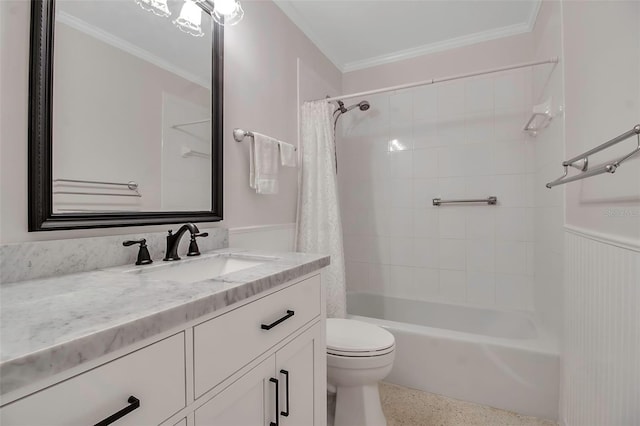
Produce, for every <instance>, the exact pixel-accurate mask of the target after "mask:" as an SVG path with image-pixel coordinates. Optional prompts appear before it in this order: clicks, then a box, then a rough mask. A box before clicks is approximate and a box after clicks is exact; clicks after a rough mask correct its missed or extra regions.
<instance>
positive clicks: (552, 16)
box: [528, 1, 565, 337]
mask: <svg viewBox="0 0 640 426" xmlns="http://www.w3.org/2000/svg"><path fill="white" fill-rule="evenodd" d="M533 55H534V59H536V60H539V59H543V58H550V57H553V56H558V57H562V15H561V5H560V3H559V2H553V1H545V2H542V6H541V9H540V13H539V14H538V19H537V21H536V26H535V28H534V31H533ZM562 68H563V64H562V63H560V64H558V65H545V66H540V67H535V68H534V69H533V74H532V88H533V92H532V99H533V103H534V104H536V103H540V102H542V101H544V100H546V99H548V98H549V97H552V98H553V101H554V103H555V104H556V105H563V104H564V89H563V72H562V71H563V69H562ZM564 124H565V123H564V117H563V115H562V114H559V115H557V116H556V117H554V119H553V121H552V122H551V123H550V125H549V127H548V128H546V129H544V130H542V131H540V132H538V134H537V136H535V137H532V138H531V141H530V148H531V151H530V152H529V153H528V157H529V161H532V162H533V164H534V171H535V173H534V175H533V176H534V182H535V187H534V189H533V199H534V206H535V207H534V209H533V222H534V225H533V229H534V245H533V251H534V263H535V267H534V271H535V273H534V286H533V300H534V306H535V311H536V313H537V315H538V317H539V319H540V320H541V323H542V325H543V326H544V327H545V328H546V329H547V330H549V331H551V332H552V333H553V334H554V335H555V336H558V337H560V336H561V334H562V298H563V293H562V282H563V258H564V239H563V237H562V235H563V228H562V227H563V225H564V191H565V187H564V186H558V187H555V188H553V189H547V188H546V187H545V186H544V184H545V183H546V182H550V181H551V180H554V179H556V178H557V177H558V176H559V172H560V171H561V168H560V162H561V161H562V160H563V159H564V158H565V149H564V140H565V139H564Z"/></svg>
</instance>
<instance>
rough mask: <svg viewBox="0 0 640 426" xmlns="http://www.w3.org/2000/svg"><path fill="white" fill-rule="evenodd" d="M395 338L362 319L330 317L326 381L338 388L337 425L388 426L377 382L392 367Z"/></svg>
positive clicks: (328, 322)
mask: <svg viewBox="0 0 640 426" xmlns="http://www.w3.org/2000/svg"><path fill="white" fill-rule="evenodd" d="M394 356H395V339H394V337H393V334H391V333H389V332H388V331H387V330H385V329H383V328H381V327H378V326H375V325H373V324H368V323H365V322H362V321H356V320H350V319H340V318H329V319H327V382H328V385H329V388H331V389H335V390H336V412H335V420H334V426H363V425H366V426H386V424H387V421H386V419H385V417H384V414H383V412H382V406H381V404H380V395H379V393H378V381H380V380H382V379H384V378H385V377H386V376H387V374H389V372H390V371H391V367H393V359H394Z"/></svg>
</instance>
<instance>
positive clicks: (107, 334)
mask: <svg viewBox="0 0 640 426" xmlns="http://www.w3.org/2000/svg"><path fill="white" fill-rule="evenodd" d="M229 255H239V256H244V257H247V256H249V257H253V258H254V259H262V260H264V263H262V264H260V265H258V266H254V267H251V268H247V269H243V270H239V271H236V272H232V273H229V274H226V275H222V276H219V277H217V279H208V280H203V281H199V282H194V283H188V284H184V283H178V282H175V281H166V280H161V279H158V278H155V279H153V278H149V277H148V276H145V274H140V273H135V271H136V269H142V268H145V266H142V267H132V266H127V267H116V268H109V269H103V270H98V271H93V272H84V273H78V274H72V275H64V276H59V277H54V278H47V279H37V280H30V281H22V282H16V283H11V284H3V285H1V286H0V303H1V305H0V307H1V309H0V383H1V385H0V395H2V394H6V393H8V392H11V391H14V390H16V389H19V388H21V387H23V386H25V385H27V384H30V383H33V382H35V381H37V380H41V379H45V378H47V377H51V376H53V375H54V374H57V373H60V372H62V371H64V370H67V369H70V368H72V367H75V366H77V365H80V364H82V363H83V362H86V361H90V360H93V359H96V358H99V357H100V356H103V355H105V354H108V353H110V352H113V351H115V350H118V349H120V348H123V347H126V346H128V345H131V344H133V343H136V342H139V341H142V340H144V339H147V338H149V337H152V336H154V335H156V334H158V333H161V332H163V331H167V330H170V329H171V328H174V327H177V326H179V325H181V324H184V323H186V322H189V321H191V320H194V319H197V318H199V317H201V316H203V315H207V314H210V313H212V312H215V311H216V310H220V309H223V308H225V307H227V306H229V305H232V304H234V303H237V302H239V301H241V300H243V299H246V298H249V297H251V296H253V295H256V294H258V293H261V292H263V291H266V290H269V289H271V288H273V287H275V286H278V285H280V284H283V283H285V282H287V281H290V280H293V279H296V278H298V277H301V276H303V275H306V274H309V273H311V272H314V271H316V270H318V269H320V268H322V267H324V266H327V265H328V264H329V256H326V255H315V254H306V253H271V252H269V253H266V252H258V251H245V250H234V249H223V250H216V251H212V252H209V253H206V254H203V255H202V256H201V257H198V258H194V259H193V260H192V259H188V258H185V259H183V260H180V261H178V262H173V263H171V264H166V265H170V267H176V268H177V267H179V266H180V265H181V264H182V263H183V262H189V261H197V260H201V259H203V258H204V257H208V256H229ZM158 263H159V262H156V263H154V264H152V265H149V266H151V267H152V266H154V265H157V264H158ZM149 266H147V267H149ZM131 270H133V272H134V273H126V272H125V271H131Z"/></svg>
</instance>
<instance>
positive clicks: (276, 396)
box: [269, 377, 280, 426]
mask: <svg viewBox="0 0 640 426" xmlns="http://www.w3.org/2000/svg"><path fill="white" fill-rule="evenodd" d="M269 381H270V382H271V383H275V384H276V394H275V398H274V399H275V400H276V421H275V422H271V423H269V426H278V425H279V424H280V412H279V411H278V410H279V407H278V394H279V392H278V379H274V378H273V377H272V378H270V379H269Z"/></svg>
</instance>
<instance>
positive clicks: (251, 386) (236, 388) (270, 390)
mask: <svg viewBox="0 0 640 426" xmlns="http://www.w3.org/2000/svg"><path fill="white" fill-rule="evenodd" d="M322 336H323V335H322V326H321V324H320V323H317V324H316V325H314V326H313V327H311V328H310V329H308V330H306V331H305V332H304V333H303V334H302V335H300V336H299V337H297V338H296V339H294V340H293V341H291V342H290V343H288V344H287V345H286V346H284V347H282V348H281V349H279V350H277V351H276V352H275V354H273V355H271V356H269V357H268V358H267V359H265V360H264V361H262V362H261V363H260V364H258V365H257V366H256V367H254V368H253V369H252V370H250V371H249V372H248V373H246V374H245V375H244V376H242V377H241V378H240V379H239V380H237V381H236V382H235V383H233V384H232V385H231V386H229V387H228V388H226V389H225V390H224V391H222V392H221V393H219V394H218V395H216V396H214V397H213V398H212V399H210V400H209V401H207V402H206V403H205V404H204V405H202V406H201V407H200V408H198V409H197V410H196V412H195V424H196V425H197V426H200V425H224V426H232V425H238V426H261V425H269V424H278V425H283V426H287V425H291V426H306V425H309V426H311V425H317V424H318V423H317V422H316V420H318V421H323V420H324V418H323V416H322V415H321V414H320V413H319V412H316V411H321V410H322V411H323V410H325V404H324V401H325V399H324V398H322V399H321V400H319V401H318V402H316V401H315V399H314V395H315V394H316V392H318V391H319V390H320V391H322V390H323V389H324V383H325V379H324V377H325V373H324V372H325V370H324V368H319V369H315V368H314V367H316V366H317V364H318V362H321V363H323V365H324V361H325V360H324V357H323V356H318V350H319V349H322V348H321V347H322V346H323V344H322V341H323V337H322ZM320 409H321V410H320Z"/></svg>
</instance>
